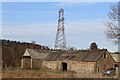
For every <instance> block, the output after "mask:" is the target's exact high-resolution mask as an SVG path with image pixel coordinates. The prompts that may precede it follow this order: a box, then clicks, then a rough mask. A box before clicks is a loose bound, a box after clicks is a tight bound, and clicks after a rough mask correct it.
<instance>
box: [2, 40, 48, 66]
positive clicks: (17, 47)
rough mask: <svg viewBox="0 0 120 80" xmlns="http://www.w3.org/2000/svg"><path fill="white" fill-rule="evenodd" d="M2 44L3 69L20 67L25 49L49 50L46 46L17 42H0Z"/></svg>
mask: <svg viewBox="0 0 120 80" xmlns="http://www.w3.org/2000/svg"><path fill="white" fill-rule="evenodd" d="M0 43H2V62H3V63H2V66H3V68H5V67H20V62H21V58H22V55H23V54H24V52H25V50H26V48H31V49H44V50H49V48H48V47H46V46H41V45H39V44H34V43H28V42H18V41H10V40H0Z"/></svg>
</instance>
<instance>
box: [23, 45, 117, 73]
mask: <svg viewBox="0 0 120 80" xmlns="http://www.w3.org/2000/svg"><path fill="white" fill-rule="evenodd" d="M115 65H116V63H115V60H114V59H113V58H112V56H111V55H110V53H109V52H108V51H107V49H98V48H97V45H96V43H92V44H91V46H90V49H89V50H68V51H55V50H53V51H50V50H48V51H45V50H35V49H26V51H25V53H24V55H23V57H22V60H21V68H30V69H43V68H44V69H49V70H61V71H74V72H81V73H85V72H87V73H101V72H103V71H104V70H106V69H108V68H113V67H115Z"/></svg>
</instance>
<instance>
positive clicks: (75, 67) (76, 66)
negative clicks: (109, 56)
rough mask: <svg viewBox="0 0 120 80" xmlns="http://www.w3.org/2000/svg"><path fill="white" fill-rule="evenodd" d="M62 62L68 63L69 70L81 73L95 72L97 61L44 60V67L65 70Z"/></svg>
mask: <svg viewBox="0 0 120 80" xmlns="http://www.w3.org/2000/svg"><path fill="white" fill-rule="evenodd" d="M62 62H65V63H67V70H68V71H74V72H81V73H86V72H87V73H94V72H95V65H96V64H95V62H80V61H43V68H44V67H46V68H48V69H50V70H61V71H62V70H63V69H62V68H63V66H62Z"/></svg>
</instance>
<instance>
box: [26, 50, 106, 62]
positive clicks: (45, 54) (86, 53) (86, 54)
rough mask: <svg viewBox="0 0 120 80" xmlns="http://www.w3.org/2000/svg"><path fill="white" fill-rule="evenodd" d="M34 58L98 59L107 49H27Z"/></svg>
mask: <svg viewBox="0 0 120 80" xmlns="http://www.w3.org/2000/svg"><path fill="white" fill-rule="evenodd" d="M27 50H28V52H29V53H30V56H31V58H32V59H43V60H50V61H51V60H52V61H53V60H62V61H63V60H73V61H88V62H89V61H97V60H98V59H99V58H100V56H101V55H102V54H103V52H104V51H106V49H101V50H96V51H91V50H79V51H78V50H74V51H73V50H72V51H71V50H69V51H46V50H36V49H27Z"/></svg>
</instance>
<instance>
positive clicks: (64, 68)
mask: <svg viewBox="0 0 120 80" xmlns="http://www.w3.org/2000/svg"><path fill="white" fill-rule="evenodd" d="M62 69H63V71H67V63H65V62H62Z"/></svg>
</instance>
